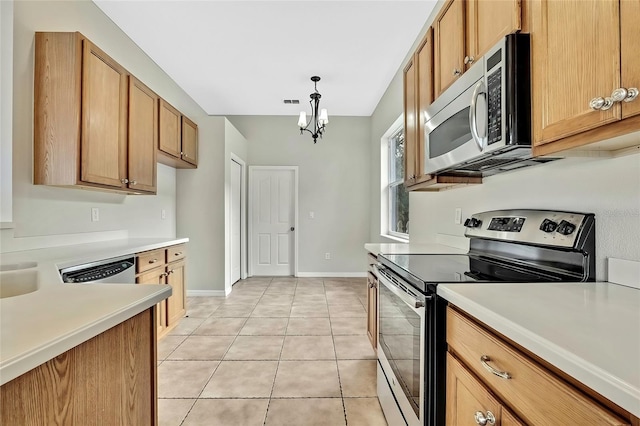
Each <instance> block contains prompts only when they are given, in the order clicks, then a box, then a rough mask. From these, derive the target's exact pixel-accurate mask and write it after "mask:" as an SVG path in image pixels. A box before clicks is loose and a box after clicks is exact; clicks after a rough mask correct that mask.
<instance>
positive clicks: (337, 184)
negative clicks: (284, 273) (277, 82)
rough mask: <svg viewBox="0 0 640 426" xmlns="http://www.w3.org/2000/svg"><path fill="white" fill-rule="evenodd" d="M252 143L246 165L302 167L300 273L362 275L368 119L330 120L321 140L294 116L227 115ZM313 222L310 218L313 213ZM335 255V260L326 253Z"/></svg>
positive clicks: (366, 234)
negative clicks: (315, 139) (301, 129)
mask: <svg viewBox="0 0 640 426" xmlns="http://www.w3.org/2000/svg"><path fill="white" fill-rule="evenodd" d="M228 118H229V121H231V123H232V124H233V125H234V126H235V127H236V128H237V129H238V130H239V131H240V132H241V133H242V134H243V135H244V136H245V137H246V139H247V141H248V165H249V166H251V165H255V166H298V167H299V193H298V196H299V203H298V204H299V223H298V224H297V225H296V230H297V231H296V232H298V245H299V246H298V255H299V257H298V271H299V273H300V274H314V273H319V274H321V273H343V274H363V273H364V271H365V265H366V264H365V262H366V260H365V256H364V251H363V245H364V243H366V242H367V241H368V239H369V216H370V214H369V188H370V185H369V176H370V170H369V167H370V158H369V157H370V146H369V140H370V138H371V135H370V118H369V117H329V120H330V122H329V125H328V126H327V131H326V134H325V136H324V138H323V139H318V143H317V144H315V145H314V144H313V140H312V139H311V136H310V135H309V134H308V133H306V132H305V134H304V135H302V136H301V135H300V132H299V130H298V128H297V127H296V123H297V118H296V117H293V116H229V117H228ZM311 211H313V212H314V213H315V219H310V218H309V212H311ZM327 252H329V253H331V260H325V258H324V254H325V253H327Z"/></svg>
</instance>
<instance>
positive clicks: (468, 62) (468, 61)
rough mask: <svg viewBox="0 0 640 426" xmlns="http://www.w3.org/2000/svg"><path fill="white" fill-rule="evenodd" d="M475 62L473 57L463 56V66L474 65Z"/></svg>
mask: <svg viewBox="0 0 640 426" xmlns="http://www.w3.org/2000/svg"><path fill="white" fill-rule="evenodd" d="M475 60H476V58H474V57H473V56H465V57H464V63H465V65H471V64H472V63H474V62H475Z"/></svg>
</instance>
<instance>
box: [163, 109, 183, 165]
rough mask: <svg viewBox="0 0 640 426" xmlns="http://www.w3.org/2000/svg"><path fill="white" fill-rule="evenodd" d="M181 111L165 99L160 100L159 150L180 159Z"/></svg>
mask: <svg viewBox="0 0 640 426" xmlns="http://www.w3.org/2000/svg"><path fill="white" fill-rule="evenodd" d="M181 120H182V115H181V114H180V111H178V110H177V109H175V108H174V107H172V106H171V105H170V104H169V103H168V102H167V101H165V100H164V99H162V98H161V99H160V134H159V140H160V142H159V143H158V148H159V149H160V151H162V152H166V153H167V154H169V155H171V156H173V157H176V158H180V139H181V130H180V122H181Z"/></svg>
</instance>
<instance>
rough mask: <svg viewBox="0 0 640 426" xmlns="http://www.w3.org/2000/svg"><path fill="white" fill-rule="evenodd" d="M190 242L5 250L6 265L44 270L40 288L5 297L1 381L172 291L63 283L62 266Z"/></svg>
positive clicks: (1, 257) (0, 318)
mask: <svg viewBox="0 0 640 426" xmlns="http://www.w3.org/2000/svg"><path fill="white" fill-rule="evenodd" d="M188 241H189V239H188V238H181V239H167V238H164V239H158V238H155V239H151V238H141V239H127V240H113V241H105V242H100V243H91V244H80V245H73V246H61V247H54V248H47V249H41V250H27V251H19V252H10V253H2V254H0V261H1V263H2V265H9V264H16V263H22V262H37V266H36V267H35V268H33V269H35V270H36V271H37V274H38V290H36V291H34V292H32V293H27V294H24V295H21V296H14V297H7V298H3V299H0V385H2V384H5V383H7V382H8V381H10V380H12V379H14V378H16V377H18V376H20V375H21V374H24V373H26V372H27V371H29V370H31V369H33V368H35V367H37V366H38V365H40V364H42V363H44V362H46V361H48V360H50V359H52V358H54V357H56V356H58V355H60V354H61V353H63V352H66V351H67V350H69V349H71V348H73V347H75V346H77V345H79V344H80V343H82V342H85V341H87V340H89V339H91V338H92V337H95V336H97V335H98V334H100V333H103V332H104V331H106V330H108V329H109V328H111V327H113V326H115V325H117V324H119V323H121V322H123V321H126V320H127V319H129V318H131V317H133V316H134V315H137V314H138V313H140V312H142V311H144V310H145V309H148V308H150V307H152V306H154V305H155V304H157V303H158V302H160V301H161V300H164V299H166V298H167V297H169V296H170V295H171V287H170V286H167V285H157V286H156V285H144V286H141V285H132V284H133V283H123V284H63V283H62V280H61V278H60V274H59V273H58V270H59V269H60V268H63V267H67V266H74V265H78V264H82V263H89V262H93V261H96V260H102V259H108V258H111V257H117V256H122V255H126V254H133V253H138V252H142V251H147V250H153V249H156V248H161V247H167V246H171V245H174V244H181V243H186V242H188Z"/></svg>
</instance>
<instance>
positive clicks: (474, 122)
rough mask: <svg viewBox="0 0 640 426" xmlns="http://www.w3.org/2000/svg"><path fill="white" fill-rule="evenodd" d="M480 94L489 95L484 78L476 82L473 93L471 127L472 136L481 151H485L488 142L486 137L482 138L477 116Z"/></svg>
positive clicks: (470, 112)
mask: <svg viewBox="0 0 640 426" xmlns="http://www.w3.org/2000/svg"><path fill="white" fill-rule="evenodd" d="M480 95H483V96H485V97H486V96H487V90H486V86H485V84H484V80H480V81H479V82H478V84H476V88H475V89H473V94H472V95H471V108H469V127H471V136H473V140H474V141H475V142H476V144H477V145H478V148H479V149H480V151H484V145H485V142H486V138H481V137H480V134H479V133H478V118H477V117H476V112H477V109H478V97H479V96H480Z"/></svg>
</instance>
